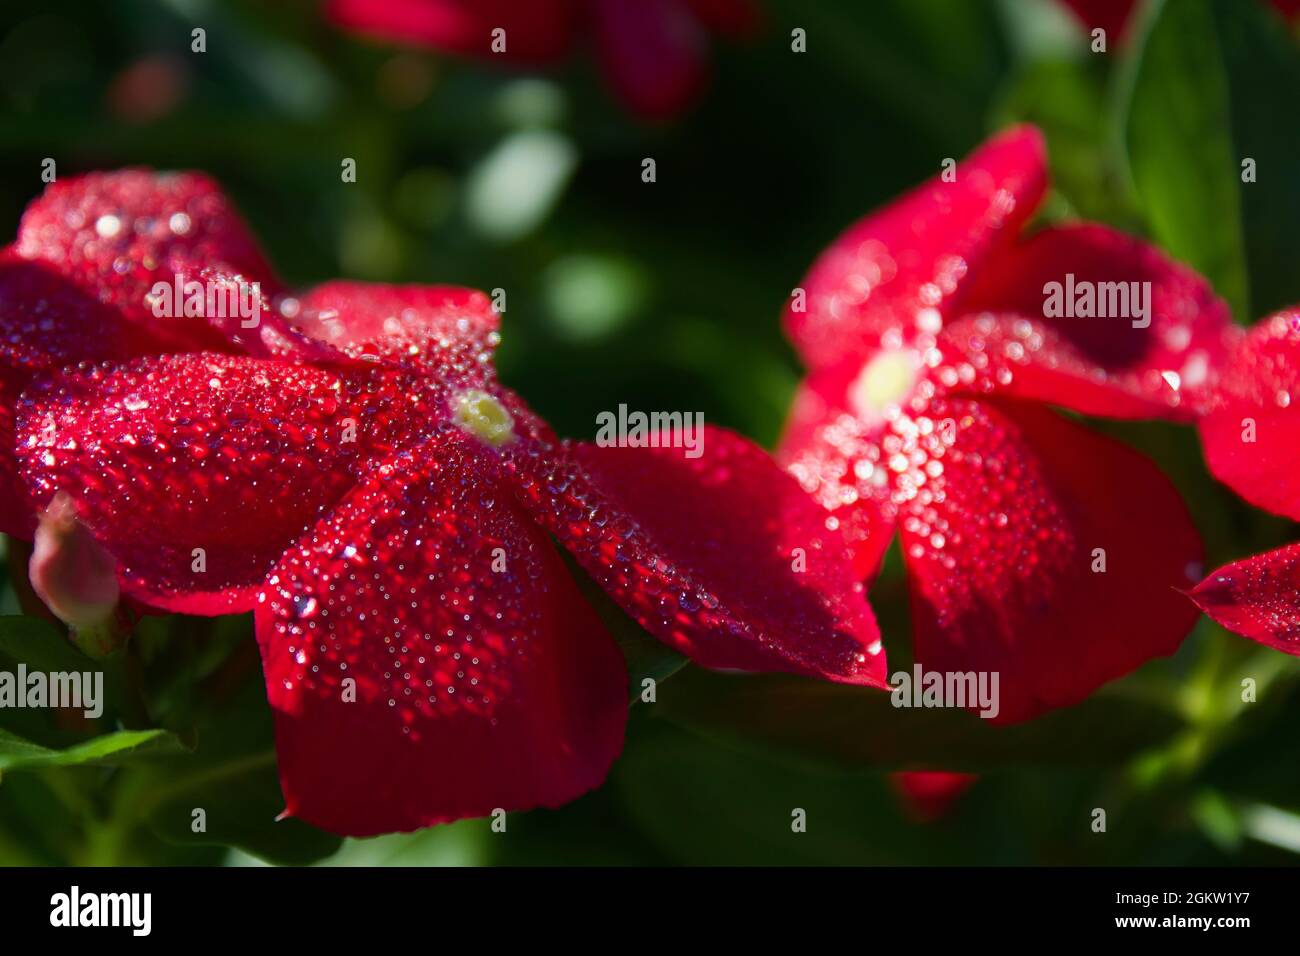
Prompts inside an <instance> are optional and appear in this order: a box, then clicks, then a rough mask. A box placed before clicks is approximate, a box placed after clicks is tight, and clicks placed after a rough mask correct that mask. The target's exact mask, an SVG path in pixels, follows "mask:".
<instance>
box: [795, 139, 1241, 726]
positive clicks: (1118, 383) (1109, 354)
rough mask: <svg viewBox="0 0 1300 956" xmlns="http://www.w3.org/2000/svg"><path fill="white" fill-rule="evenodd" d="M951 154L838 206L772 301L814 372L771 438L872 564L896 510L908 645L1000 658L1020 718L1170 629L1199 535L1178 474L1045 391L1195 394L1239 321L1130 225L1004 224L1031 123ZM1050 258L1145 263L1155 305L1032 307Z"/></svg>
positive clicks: (1017, 218) (1084, 264)
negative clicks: (950, 164) (1125, 231)
mask: <svg viewBox="0 0 1300 956" xmlns="http://www.w3.org/2000/svg"><path fill="white" fill-rule="evenodd" d="M955 172H956V180H955V181H954V182H944V181H943V177H940V178H937V179H935V180H932V181H931V182H929V183H926V184H925V185H923V186H921V187H920V188H918V189H917V190H915V191H914V192H912V193H911V194H910V195H908V196H907V197H905V198H903V199H901V200H899V201H898V202H896V203H894V204H893V205H891V206H889V207H888V208H886V209H884V210H882V211H880V212H878V213H875V214H873V215H871V216H869V217H867V218H866V219H864V220H862V221H861V222H859V223H857V224H856V225H854V226H853V227H851V228H850V229H849V230H848V231H847V232H846V233H845V234H844V235H842V236H841V237H840V238H839V239H838V240H837V241H836V242H835V243H834V244H833V245H832V246H831V247H830V249H828V250H827V251H826V252H825V253H823V254H822V256H821V257H820V258H819V259H818V260H817V262H816V263H815V264H814V266H813V268H812V270H811V272H810V273H809V275H808V276H807V278H806V280H805V281H804V283H803V287H802V289H803V291H804V292H805V293H806V302H805V301H803V298H804V297H803V296H801V295H800V294H799V292H800V290H796V294H795V296H794V297H793V299H792V302H791V305H790V307H789V308H788V309H787V313H786V323H787V327H788V330H789V333H790V335H791V337H792V338H793V340H794V342H795V344H796V345H797V347H798V349H799V350H800V352H801V353H802V355H803V357H804V359H805V361H806V362H807V363H808V365H809V366H810V368H811V374H810V375H809V376H808V378H807V380H806V381H805V382H804V384H803V386H802V387H801V389H800V391H799V394H798V395H797V397H796V400H795V404H794V408H793V413H792V417H791V420H790V422H789V425H788V428H787V432H786V435H785V438H784V442H783V447H782V450H781V457H782V460H783V461H784V462H785V463H786V464H787V465H788V467H789V469H790V471H791V473H792V474H794V475H795V477H797V478H798V479H799V481H800V482H801V484H802V485H803V486H804V488H805V489H806V490H807V491H809V492H810V493H812V494H813V495H815V496H816V498H817V500H818V501H820V502H821V503H822V505H823V506H825V507H826V508H828V509H830V511H831V512H832V518H833V521H834V522H835V523H837V524H838V525H840V526H842V527H843V528H845V529H846V530H847V531H848V533H849V535H850V538H851V543H852V544H853V545H854V547H855V549H856V552H857V561H858V563H857V567H858V570H859V572H860V573H861V574H862V575H863V576H864V577H865V576H870V575H871V574H873V573H874V571H875V569H876V568H877V567H878V565H879V563H880V560H881V557H882V556H883V554H884V552H885V549H886V547H887V545H888V543H889V541H890V539H891V538H892V536H893V533H894V531H895V530H897V531H898V532H899V534H900V535H901V538H902V547H903V558H904V561H905V563H906V566H907V569H908V572H909V574H910V578H911V590H912V606H913V622H914V629H915V650H916V658H917V660H918V662H919V663H921V664H922V666H923V667H924V668H925V669H927V670H932V671H972V670H975V671H996V672H998V673H999V674H1000V693H1001V712H1000V714H999V716H998V718H997V719H998V720H1000V721H1015V720H1023V719H1025V718H1028V717H1032V716H1034V715H1036V714H1039V713H1041V712H1043V711H1045V710H1048V709H1050V708H1053V707H1060V706H1065V705H1069V704H1073V703H1075V702H1077V701H1079V700H1082V699H1083V698H1084V697H1086V696H1087V695H1088V694H1089V693H1090V692H1091V691H1093V690H1094V689H1095V688H1096V687H1098V686H1099V685H1101V684H1103V683H1105V682H1107V681H1109V680H1112V679H1114V678H1116V677H1119V676H1121V675H1123V674H1126V673H1128V672H1129V671H1131V670H1132V669H1133V668H1135V667H1137V666H1138V665H1139V664H1141V663H1143V662H1144V661H1146V660H1148V659H1149V658H1151V657H1153V656H1156V655H1161V654H1169V653H1171V652H1172V651H1173V650H1174V649H1175V648H1177V647H1178V644H1179V642H1180V641H1181V640H1182V638H1183V637H1184V636H1185V634H1186V633H1187V631H1188V630H1189V629H1190V628H1191V626H1192V624H1193V623H1194V621H1195V615H1193V614H1191V613H1190V610H1191V609H1189V608H1188V609H1184V608H1181V607H1180V606H1179V605H1180V603H1182V602H1181V601H1180V600H1179V596H1178V594H1177V593H1176V591H1174V590H1173V588H1174V587H1185V586H1186V584H1187V583H1188V582H1189V581H1190V580H1194V577H1193V575H1195V574H1196V571H1195V568H1196V565H1197V562H1198V561H1199V560H1200V543H1199V539H1198V536H1197V534H1196V532H1195V529H1194V528H1193V527H1192V524H1191V521H1190V519H1189V517H1188V515H1187V512H1186V509H1185V508H1184V506H1183V504H1182V502H1181V501H1180V500H1179V498H1178V496H1177V494H1176V493H1175V491H1174V489H1173V488H1172V487H1171V486H1170V484H1169V482H1168V481H1167V480H1166V479H1165V478H1164V476H1163V475H1161V474H1160V473H1159V471H1157V470H1156V469H1155V467H1153V466H1152V464H1151V463H1150V462H1148V461H1147V460H1146V459H1145V458H1143V457H1142V456H1140V455H1138V454H1137V453H1136V452H1134V451H1132V450H1130V449H1129V448H1127V447H1126V446H1124V445H1121V444H1119V443H1118V442H1115V441H1113V440H1111V439H1109V438H1105V437H1103V436H1101V435H1098V434H1095V433H1093V432H1090V431H1088V430H1087V429H1085V428H1083V427H1082V426H1081V425H1079V424H1078V423H1076V422H1075V421H1072V420H1071V419H1068V418H1064V417H1062V416H1060V415H1057V414H1055V413H1054V412H1052V411H1050V410H1049V409H1048V408H1046V407H1045V406H1046V405H1047V404H1055V405H1063V406H1065V407H1066V408H1069V409H1072V410H1074V411H1076V412H1081V413H1084V414H1088V415H1101V416H1109V417H1115V418H1138V417H1167V418H1188V417H1191V416H1193V415H1194V414H1195V413H1196V412H1197V411H1198V410H1199V409H1200V408H1202V407H1203V406H1204V403H1205V402H1206V401H1207V396H1208V395H1209V389H1210V387H1211V386H1212V385H1213V374H1214V368H1215V366H1216V364H1217V362H1218V361H1219V358H1220V356H1221V355H1222V354H1223V352H1224V350H1225V347H1226V344H1227V342H1228V341H1229V340H1230V339H1231V337H1232V334H1233V329H1232V327H1231V325H1230V322H1229V316H1228V310H1227V308H1226V306H1225V305H1224V304H1223V303H1222V302H1220V301H1219V300H1218V299H1216V298H1215V297H1214V295H1213V294H1212V292H1211V291H1210V289H1209V287H1208V286H1207V285H1206V283H1205V282H1204V281H1203V280H1202V279H1200V278H1199V277H1198V276H1197V275H1195V274H1194V273H1193V272H1191V271H1190V270H1188V269H1186V268H1184V267H1182V266H1179V265H1177V264H1175V263H1173V262H1170V261H1169V260H1168V259H1166V258H1165V257H1164V256H1163V255H1161V254H1160V253H1159V252H1158V251H1156V250H1155V249H1153V248H1151V247H1149V246H1146V245H1144V244H1142V243H1140V242H1138V241H1137V240H1135V239H1131V238H1129V237H1127V236H1124V235H1121V234H1120V233H1117V232H1114V231H1111V230H1109V229H1106V228H1104V227H1101V226H1096V225H1069V226H1059V227H1054V228H1048V229H1044V230H1042V231H1040V232H1038V233H1036V234H1034V235H1032V236H1029V237H1028V238H1018V233H1019V232H1020V230H1021V227H1022V226H1023V224H1024V223H1025V221H1026V220H1027V219H1028V218H1029V216H1030V214H1031V213H1032V212H1033V210H1034V208H1035V206H1036V205H1037V204H1038V201H1039V199H1040V198H1041V196H1042V193H1043V190H1044V188H1045V179H1046V171H1045V155H1044V148H1043V142H1042V139H1041V137H1040V135H1039V134H1038V132H1037V131H1036V130H1033V129H1031V128H1020V129H1015V130H1012V131H1010V132H1008V133H1005V134H1003V135H1001V136H999V137H997V138H995V139H994V140H992V141H990V142H989V143H988V144H986V145H985V146H984V147H982V148H981V149H980V150H978V151H977V152H976V153H974V154H973V155H972V156H971V157H970V158H968V159H967V160H965V161H964V162H962V163H960V164H958V165H957V166H956V169H955ZM1071 277H1072V278H1071ZM1051 282H1058V283H1062V284H1065V283H1067V282H1073V283H1075V285H1076V286H1078V284H1080V283H1093V284H1094V288H1095V287H1096V286H1095V284H1097V283H1117V282H1136V283H1144V282H1149V283H1150V301H1149V303H1148V305H1149V311H1148V313H1147V315H1148V318H1149V326H1148V327H1145V328H1141V327H1135V324H1134V322H1137V324H1139V325H1140V324H1141V323H1140V322H1139V321H1138V320H1134V321H1129V320H1128V319H1126V318H1073V319H1070V318H1045V317H1044V312H1045V309H1044V303H1045V293H1046V292H1047V291H1048V286H1047V283H1051ZM1103 288H1104V287H1103ZM1141 288H1142V287H1141V286H1138V287H1137V289H1138V290H1140V289H1141Z"/></svg>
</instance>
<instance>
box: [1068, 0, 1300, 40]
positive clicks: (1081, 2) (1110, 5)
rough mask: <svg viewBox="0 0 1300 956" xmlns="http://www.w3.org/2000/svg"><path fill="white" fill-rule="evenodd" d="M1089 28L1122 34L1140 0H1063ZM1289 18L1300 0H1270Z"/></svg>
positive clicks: (1299, 6) (1298, 9) (1299, 7)
mask: <svg viewBox="0 0 1300 956" xmlns="http://www.w3.org/2000/svg"><path fill="white" fill-rule="evenodd" d="M1061 2H1062V3H1063V4H1065V5H1066V6H1067V7H1069V8H1070V10H1071V11H1072V12H1073V13H1074V15H1075V16H1076V17H1078V18H1079V20H1080V21H1081V22H1082V23H1083V25H1084V26H1085V27H1087V28H1088V29H1089V30H1095V29H1097V28H1101V29H1103V30H1105V31H1106V35H1107V36H1108V37H1118V36H1122V35H1123V33H1124V31H1125V30H1127V29H1128V25H1129V22H1130V21H1131V20H1132V18H1133V12H1134V10H1136V9H1137V6H1138V0H1061ZM1269 2H1270V3H1271V5H1272V7H1273V9H1275V10H1276V11H1277V12H1278V13H1280V14H1282V16H1283V17H1285V18H1287V19H1288V20H1291V19H1294V18H1295V17H1296V16H1297V15H1298V14H1300V0H1269Z"/></svg>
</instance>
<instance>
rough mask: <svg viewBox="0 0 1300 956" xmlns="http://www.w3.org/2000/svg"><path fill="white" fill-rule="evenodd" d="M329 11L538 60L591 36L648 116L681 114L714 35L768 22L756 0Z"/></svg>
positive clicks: (382, 4)
mask: <svg viewBox="0 0 1300 956" xmlns="http://www.w3.org/2000/svg"><path fill="white" fill-rule="evenodd" d="M326 9H327V15H328V16H329V17H330V19H332V20H333V21H334V22H335V23H336V24H338V25H339V26H341V27H344V28H347V29H350V30H355V31H358V32H361V33H366V34H369V35H371V36H376V37H380V38H382V39H385V40H395V41H397V42H400V43H409V44H415V45H419V46H425V47H432V48H434V49H438V50H446V51H448V52H451V53H457V54H461V55H465V56H474V57H482V58H488V57H492V56H500V57H501V58H502V59H504V60H506V61H508V62H512V63H516V64H524V65H531V66H547V65H551V64H554V63H557V62H559V61H561V60H563V59H564V58H565V57H566V56H567V55H568V54H569V53H570V52H571V51H572V49H573V48H574V47H575V46H577V45H578V44H579V42H580V40H581V41H584V42H590V44H591V45H592V46H593V47H594V48H595V54H596V56H597V58H598V60H599V62H600V66H601V69H602V71H603V72H604V74H605V76H606V78H607V79H608V81H609V84H610V86H612V87H613V89H614V91H615V93H616V94H617V95H618V96H619V98H620V99H621V100H622V101H623V102H624V103H625V104H626V105H627V106H628V107H629V108H630V109H632V110H633V111H634V112H636V113H637V114H639V115H641V116H643V117H645V118H647V119H665V118H667V117H670V116H673V115H675V114H676V113H678V112H679V111H680V110H682V109H683V108H684V107H685V106H686V105H687V104H688V103H690V102H691V100H693V99H694V98H695V96H696V95H697V94H698V93H699V92H700V90H701V88H702V87H703V86H704V84H705V81H706V79H707V77H708V72H709V66H708V43H709V34H718V35H720V36H723V37H728V38H738V37H742V36H745V35H747V34H749V33H750V32H752V30H753V29H754V27H755V26H756V24H757V21H758V13H757V10H756V8H755V7H754V5H753V4H752V3H751V2H750V0H330V2H329V3H328V5H327V8H326ZM498 30H502V31H504V34H503V35H502V34H496V35H495V36H494V31H498ZM494 41H496V43H497V45H496V47H495V48H494V45H493V44H494ZM502 43H504V49H502V48H501V44H502Z"/></svg>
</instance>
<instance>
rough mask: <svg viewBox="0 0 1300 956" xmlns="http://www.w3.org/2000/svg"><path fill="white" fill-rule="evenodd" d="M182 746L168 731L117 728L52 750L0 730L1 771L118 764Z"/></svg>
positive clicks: (170, 751) (150, 756)
mask: <svg viewBox="0 0 1300 956" xmlns="http://www.w3.org/2000/svg"><path fill="white" fill-rule="evenodd" d="M183 749H184V748H183V747H182V745H181V742H180V738H178V737H177V736H176V735H175V734H173V733H171V732H170V731H167V730H119V731H117V732H116V733H111V734H104V735H103V736H102V737H95V738H94V739H93V740H87V741H85V742H84V743H79V744H74V745H72V746H71V747H65V748H64V749H62V750H51V749H50V748H48V747H42V746H41V745H40V744H36V743H32V742H31V741H30V740H25V739H24V738H22V737H19V736H17V735H15V734H11V733H9V732H8V731H6V730H0V770H26V769H33V768H39V767H74V766H78V765H82V764H108V765H112V766H120V765H122V764H127V763H131V762H132V761H135V760H139V759H142V758H153V757H157V756H159V755H164V754H168V753H175V752H177V751H180V750H183Z"/></svg>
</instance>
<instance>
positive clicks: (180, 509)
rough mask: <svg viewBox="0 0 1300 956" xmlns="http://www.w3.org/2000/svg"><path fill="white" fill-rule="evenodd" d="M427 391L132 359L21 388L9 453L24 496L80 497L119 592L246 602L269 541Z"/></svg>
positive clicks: (248, 364) (210, 610)
mask: <svg viewBox="0 0 1300 956" xmlns="http://www.w3.org/2000/svg"><path fill="white" fill-rule="evenodd" d="M436 401H437V400H436V397H434V396H433V395H432V394H431V393H429V392H428V391H427V390H426V389H425V388H424V387H423V386H422V387H420V388H416V387H413V386H412V385H411V383H410V382H409V381H407V380H403V379H401V378H398V377H396V376H394V375H393V374H392V373H389V372H385V371H384V370H382V369H375V368H372V369H361V368H357V369H349V370H346V371H337V370H334V371H332V370H328V369H321V368H314V367H311V366H296V365H290V364H288V363H279V362H269V361H261V360H257V359H251V358H240V357H235V356H221V355H214V354H190V355H181V356H170V357H163V358H157V359H141V360H138V361H136V362H134V363H132V364H130V365H127V366H119V367H107V368H104V367H101V368H96V369H93V370H90V371H77V372H71V371H70V372H66V373H64V374H62V375H57V376H53V377H50V378H47V379H44V380H38V382H37V383H36V384H35V385H33V386H32V387H31V388H30V389H28V390H27V391H26V392H25V393H24V394H23V396H22V399H21V400H20V406H19V421H18V453H19V459H20V461H21V463H22V466H23V470H24V474H25V476H26V478H27V481H28V484H29V487H30V489H31V493H32V498H33V500H34V501H35V502H36V503H38V504H39V505H41V506H42V507H43V506H44V505H45V504H46V503H47V502H48V501H49V500H50V498H51V497H52V496H53V495H54V493H55V492H56V491H58V490H60V489H62V490H65V491H67V492H69V494H71V495H72V496H73V498H74V499H76V500H77V501H78V503H79V506H80V512H81V517H82V519H83V520H84V521H85V523H86V524H87V525H88V526H89V527H90V529H91V530H92V531H93V532H94V533H95V535H96V537H97V538H98V539H99V540H100V541H101V542H102V543H103V544H104V546H105V547H106V548H108V550H109V551H110V552H112V554H113V555H114V556H115V557H116V558H117V560H118V565H119V570H120V572H121V576H122V587H123V590H124V591H125V592H126V593H127V594H129V595H131V596H133V597H136V598H138V599H140V600H142V601H144V602H146V603H148V604H151V605H153V606H155V607H160V608H165V609H167V610H172V611H179V612H184V613H191V614H224V613H230V612H233V611H239V610H247V609H248V608H249V607H251V604H252V599H253V594H254V593H255V591H256V590H257V588H258V586H259V585H260V583H261V581H262V578H263V576H264V575H265V573H266V571H267V569H268V568H269V567H270V566H271V564H272V563H273V562H274V561H275V560H276V558H278V557H279V555H280V553H281V552H282V551H283V550H284V549H285V548H286V547H288V546H289V545H290V544H291V543H292V542H293V541H294V540H296V539H297V537H298V536H299V535H300V534H301V533H302V530H303V529H304V528H306V527H308V526H309V525H310V524H311V523H312V522H313V521H314V520H315V519H316V517H317V515H318V512H319V511H320V510H322V509H324V508H326V507H328V506H329V505H331V504H333V502H335V501H337V500H338V499H339V498H340V497H342V495H344V494H345V493H346V492H347V491H348V490H349V489H350V488H351V487H352V486H353V485H354V484H355V483H356V481H357V479H358V477H359V476H360V475H362V474H363V473H364V472H365V470H366V468H367V466H368V463H369V462H370V461H371V459H372V458H373V457H374V456H375V455H379V454H387V453H388V452H389V451H390V450H391V449H392V448H393V447H394V446H396V445H399V444H403V443H409V442H410V441H412V440H413V438H412V435H413V434H414V426H415V424H416V423H419V422H424V421H426V420H429V419H431V418H433V417H435V415H437V414H438V413H439V411H438V409H436V408H435V407H434V406H435V404H436ZM349 420H350V421H351V422H353V423H355V441H348V440H347V438H348V437H350V435H351V431H350V430H349V428H348V422H349ZM195 548H202V549H203V552H204V556H205V560H206V570H204V571H202V572H199V571H196V570H195V562H196V556H195V555H194V553H193V552H194V549H195Z"/></svg>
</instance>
